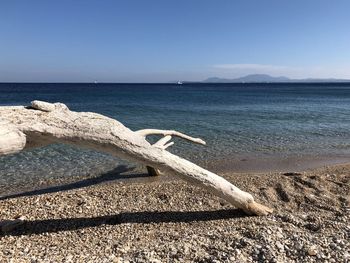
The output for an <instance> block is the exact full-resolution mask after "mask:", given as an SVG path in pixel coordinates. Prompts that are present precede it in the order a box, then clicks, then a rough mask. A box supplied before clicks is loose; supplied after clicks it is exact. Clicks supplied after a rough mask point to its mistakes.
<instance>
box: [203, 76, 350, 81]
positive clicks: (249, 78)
mask: <svg viewBox="0 0 350 263" xmlns="http://www.w3.org/2000/svg"><path fill="white" fill-rule="evenodd" d="M202 82H204V83H269V82H287V83H289V82H292V83H293V82H350V80H349V79H332V78H329V79H313V78H307V79H290V78H287V77H283V76H280V77H273V76H270V75H267V74H251V75H247V76H244V77H240V78H235V79H225V78H218V77H211V78H207V79H206V80H204V81H202Z"/></svg>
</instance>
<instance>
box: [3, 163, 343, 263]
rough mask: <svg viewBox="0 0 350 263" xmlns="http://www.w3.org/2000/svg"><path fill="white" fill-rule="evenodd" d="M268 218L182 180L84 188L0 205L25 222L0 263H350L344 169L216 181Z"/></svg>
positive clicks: (7, 236)
mask: <svg viewBox="0 0 350 263" xmlns="http://www.w3.org/2000/svg"><path fill="white" fill-rule="evenodd" d="M222 175H223V176H224V177H225V178H227V179H228V180H230V181H232V182H233V183H234V184H235V185H237V186H238V187H239V188H241V189H243V190H246V191H248V192H251V193H252V194H253V195H254V197H255V198H256V199H257V200H258V201H260V202H261V203H263V204H266V205H269V206H270V207H273V208H274V209H275V212H274V213H273V215H270V216H266V217H248V216H246V215H244V214H243V213H242V212H241V211H239V210H237V209H235V208H234V207H232V206H231V205H229V204H227V203H226V202H224V201H223V200H221V199H219V198H217V197H215V196H213V195H211V194H208V193H207V192H206V191H204V190H201V189H199V188H197V187H194V186H192V185H189V184H187V183H185V182H183V181H178V180H165V181H157V180H156V181H153V182H148V183H142V182H138V181H135V182H133V183H128V182H120V183H108V184H101V185H90V186H88V187H83V188H79V189H71V190H68V191H60V192H53V193H46V194H42V195H33V196H23V197H15V198H8V199H6V200H2V201H1V202H0V218H1V219H2V220H6V219H13V218H15V217H16V216H18V215H23V216H25V218H26V220H25V222H24V224H23V225H21V226H18V227H17V228H15V229H13V230H10V231H6V232H2V233H1V234H0V261H1V262H155V263H156V262H350V241H349V240H350V223H349V221H350V220H349V219H350V211H349V203H350V185H349V181H350V165H337V166H332V167H324V168H322V169H316V170H310V171H306V172H302V173H290V174H281V173H263V174H232V173H231V174H230V173H226V174H222Z"/></svg>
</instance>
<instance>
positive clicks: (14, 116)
mask: <svg viewBox="0 0 350 263" xmlns="http://www.w3.org/2000/svg"><path fill="white" fill-rule="evenodd" d="M151 134H158V135H163V136H164V137H163V138H162V139H160V140H159V141H158V142H156V143H155V144H153V145H151V144H150V143H149V142H148V141H147V140H146V136H148V135H151ZM171 136H177V137H181V138H184V139H186V140H189V141H192V142H194V143H199V144H205V142H204V141H203V140H201V139H199V138H193V137H190V136H188V135H185V134H183V133H180V132H177V131H171V130H170V131H169V130H154V129H145V130H139V131H135V132H134V131H131V130H130V129H128V128H127V127H125V126H124V125H123V124H121V123H120V122H118V121H116V120H114V119H111V118H108V117H106V116H103V115H100V114H97V113H91V112H74V111H70V110H69V109H68V108H67V106H66V105H64V104H62V103H48V102H42V101H33V102H32V103H31V106H29V107H24V106H8V107H7V106H5V107H0V155H5V154H11V153H16V152H19V151H21V150H23V149H29V148H34V147H40V146H44V145H48V144H52V143H58V142H59V143H65V144H72V145H77V146H82V147H89V148H92V149H95V150H97V151H102V152H106V153H109V154H112V155H115V156H118V157H120V158H124V159H127V160H131V161H134V162H138V163H142V164H144V165H146V166H149V167H151V168H153V169H154V170H155V171H156V172H159V171H158V170H160V171H162V172H165V173H168V174H173V175H176V176H178V177H180V178H182V179H184V180H186V181H188V182H190V183H193V184H196V185H198V186H201V187H204V188H206V189H207V190H208V191H210V192H211V193H214V194H215V195H217V196H219V197H221V198H223V199H225V200H226V201H228V202H229V203H231V204H233V205H234V206H235V207H237V208H241V209H243V210H244V211H245V212H246V213H248V214H251V215H267V214H269V213H271V212H272V209H270V208H268V207H266V206H264V205H261V204H259V203H257V202H255V201H254V198H253V196H252V195H251V194H249V193H247V192H244V191H242V190H240V189H239V188H237V187H236V186H234V185H232V184H231V183H230V182H228V181H227V180H225V179H224V178H222V177H220V176H218V175H216V174H214V173H212V172H210V171H208V170H205V169H203V168H201V167H199V166H197V165H195V164H194V163H192V162H190V161H187V160H185V159H183V158H180V157H178V156H176V155H174V154H171V153H170V152H168V151H166V148H167V147H169V146H171V145H172V144H173V142H170V140H171Z"/></svg>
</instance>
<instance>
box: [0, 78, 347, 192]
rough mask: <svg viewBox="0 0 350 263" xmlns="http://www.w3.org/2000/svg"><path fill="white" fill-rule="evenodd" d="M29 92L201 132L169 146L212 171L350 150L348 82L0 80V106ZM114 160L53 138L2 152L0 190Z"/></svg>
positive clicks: (343, 155) (148, 124)
mask: <svg viewBox="0 0 350 263" xmlns="http://www.w3.org/2000/svg"><path fill="white" fill-rule="evenodd" d="M34 99H38V100H44V101H50V102H63V103H65V104H67V105H68V107H69V108H70V109H71V110H75V111H93V112H98V113H101V114H104V115H107V116H110V117H113V118H116V119H117V120H119V121H120V122H122V123H123V124H124V125H126V126H127V127H129V128H131V129H133V130H137V129H143V128H160V129H176V130H178V131H181V132H184V133H187V134H190V135H193V136H195V137H201V138H203V139H204V140H205V141H206V142H207V146H205V147H204V146H199V145H193V144H190V143H188V142H185V141H183V140H178V139H176V140H175V145H174V146H173V147H172V149H170V151H172V152H174V153H176V154H178V155H181V156H183V157H185V158H188V159H190V160H192V161H194V162H196V163H199V164H201V165H203V166H206V167H214V170H215V167H216V168H217V169H219V168H218V166H220V167H229V169H231V170H240V169H241V168H242V167H243V168H242V169H243V170H244V169H247V170H249V167H254V166H256V165H257V166H259V162H260V163H261V167H260V168H266V169H269V167H270V168H273V167H275V166H276V165H275V164H276V163H278V164H281V165H282V166H283V163H285V164H286V163H287V164H288V165H289V166H290V167H293V165H295V164H298V162H301V161H304V162H310V163H312V162H313V161H315V160H318V159H319V160H331V159H334V160H335V159H339V158H340V159H344V160H345V159H347V158H348V156H350V84H341V83H340V84H184V85H173V84H0V105H28V104H29V103H30V101H32V100H34ZM261 160H266V162H262V161H261ZM284 160H287V161H284ZM117 164H120V161H119V160H116V159H115V158H113V157H110V156H108V155H104V154H99V153H95V152H93V151H89V150H79V149H75V148H72V147H67V146H62V145H53V146H50V147H47V148H42V149H36V150H33V151H29V152H23V153H20V154H16V155H11V156H5V157H0V189H1V187H3V189H5V188H6V189H8V188H11V187H12V186H13V185H14V184H15V185H16V187H17V186H18V187H21V186H25V185H26V184H31V183H35V182H40V181H44V182H45V180H47V179H48V178H53V177H57V178H58V177H65V176H69V177H74V176H80V175H88V174H98V173H104V172H105V171H108V170H110V169H113V167H115V166H116V165H117ZM277 166H278V165H277ZM258 169H259V167H258ZM288 169H289V168H288ZM290 169H292V168H290ZM3 191H5V190H3ZM0 195H1V193H0Z"/></svg>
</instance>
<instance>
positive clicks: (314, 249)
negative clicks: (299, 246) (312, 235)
mask: <svg viewBox="0 0 350 263" xmlns="http://www.w3.org/2000/svg"><path fill="white" fill-rule="evenodd" d="M307 253H308V255H309V256H316V255H317V247H316V246H310V247H309V248H308V249H307Z"/></svg>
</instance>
